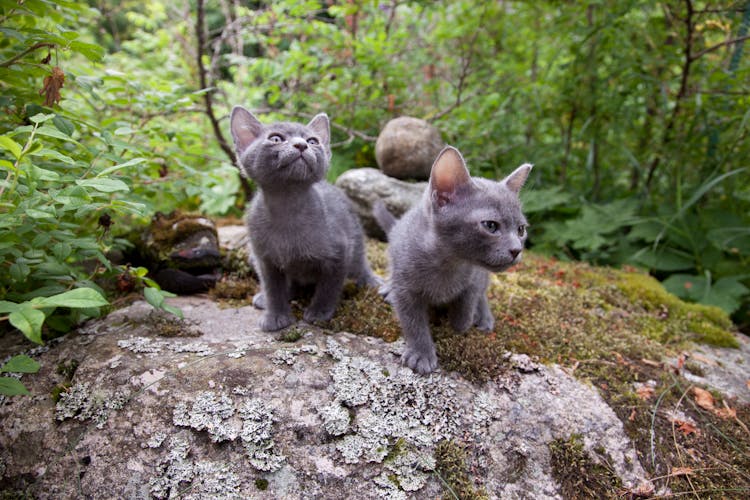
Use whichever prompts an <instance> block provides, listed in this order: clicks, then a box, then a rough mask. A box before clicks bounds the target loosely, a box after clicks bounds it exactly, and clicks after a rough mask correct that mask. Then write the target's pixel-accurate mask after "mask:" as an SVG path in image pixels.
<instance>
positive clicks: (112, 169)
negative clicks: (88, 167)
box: [96, 158, 146, 177]
mask: <svg viewBox="0 0 750 500" xmlns="http://www.w3.org/2000/svg"><path fill="white" fill-rule="evenodd" d="M145 161H146V159H145V158H133V159H132V160H128V161H126V162H125V163H120V164H118V165H112V166H111V167H107V168H105V169H104V170H102V171H101V172H99V173H98V174H96V176H97V177H103V176H105V175H108V174H111V173H112V172H115V171H117V170H120V169H123V168H127V167H132V166H133V165H140V164H141V163H144V162H145Z"/></svg>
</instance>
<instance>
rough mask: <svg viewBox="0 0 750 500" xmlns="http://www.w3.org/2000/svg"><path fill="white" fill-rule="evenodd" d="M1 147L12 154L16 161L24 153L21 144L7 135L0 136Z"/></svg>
mask: <svg viewBox="0 0 750 500" xmlns="http://www.w3.org/2000/svg"><path fill="white" fill-rule="evenodd" d="M0 147H2V148H3V149H5V150H7V151H8V152H10V154H12V155H13V157H14V158H15V159H16V160H17V159H19V158H20V157H21V152H22V151H23V148H22V147H21V146H20V144H18V143H17V142H16V141H14V140H13V139H11V138H10V137H8V136H7V135H0Z"/></svg>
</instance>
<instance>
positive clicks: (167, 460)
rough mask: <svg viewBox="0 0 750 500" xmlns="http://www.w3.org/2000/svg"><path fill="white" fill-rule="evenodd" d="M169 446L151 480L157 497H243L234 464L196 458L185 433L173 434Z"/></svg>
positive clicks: (152, 489)
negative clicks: (194, 458)
mask: <svg viewBox="0 0 750 500" xmlns="http://www.w3.org/2000/svg"><path fill="white" fill-rule="evenodd" d="M168 446H169V451H168V453H167V455H166V456H165V457H164V458H163V459H162V460H161V462H160V463H159V465H158V467H157V475H156V477H154V478H152V479H151V480H150V481H149V491H150V493H151V495H153V496H154V497H155V498H159V499H161V498H181V499H182V498H185V499H208V498H224V499H234V498H237V499H239V498H242V495H241V494H240V491H241V490H240V476H239V474H238V473H237V471H236V470H234V467H233V466H232V465H230V464H228V463H225V462H215V461H208V460H198V461H195V460H193V459H192V458H190V451H191V450H190V443H189V440H188V438H187V436H185V435H183V434H176V435H174V436H172V438H171V439H170V440H169V444H168Z"/></svg>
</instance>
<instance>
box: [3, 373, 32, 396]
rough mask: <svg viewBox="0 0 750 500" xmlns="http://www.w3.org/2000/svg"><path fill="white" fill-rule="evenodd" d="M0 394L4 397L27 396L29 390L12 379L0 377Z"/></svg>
mask: <svg viewBox="0 0 750 500" xmlns="http://www.w3.org/2000/svg"><path fill="white" fill-rule="evenodd" d="M0 394H2V395H4V396H27V395H29V394H30V393H29V390H28V389H26V387H25V386H24V385H23V384H22V383H21V382H19V381H18V380H17V379H14V378H12V377H0Z"/></svg>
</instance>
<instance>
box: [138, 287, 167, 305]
mask: <svg viewBox="0 0 750 500" xmlns="http://www.w3.org/2000/svg"><path fill="white" fill-rule="evenodd" d="M143 296H144V297H146V302H148V303H149V304H151V305H152V306H154V307H155V308H157V309H161V308H162V306H163V305H164V295H162V294H161V293H160V291H159V290H157V289H156V288H151V287H146V288H144V289H143Z"/></svg>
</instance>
